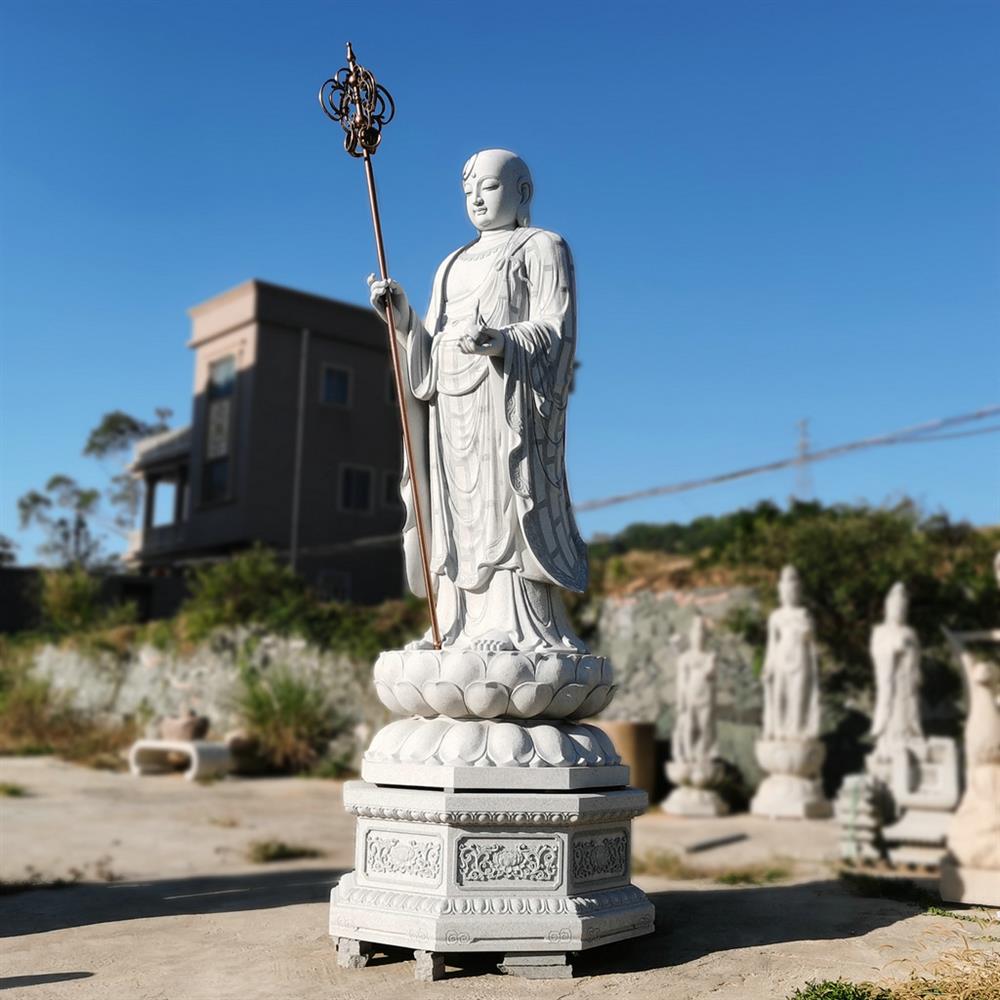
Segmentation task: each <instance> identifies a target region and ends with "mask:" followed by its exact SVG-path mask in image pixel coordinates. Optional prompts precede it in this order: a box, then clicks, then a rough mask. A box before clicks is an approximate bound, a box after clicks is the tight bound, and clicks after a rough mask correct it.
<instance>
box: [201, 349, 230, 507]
mask: <svg viewBox="0 0 1000 1000" xmlns="http://www.w3.org/2000/svg"><path fill="white" fill-rule="evenodd" d="M235 395H236V355H235V354H230V355H227V356H226V357H224V358H220V359H219V360H218V361H213V362H212V363H211V364H210V365H209V366H208V386H207V388H206V390H205V396H206V406H205V411H206V412H205V464H204V465H203V466H202V475H201V483H202V486H201V499H202V501H203V502H204V503H213V502H216V501H219V500H225V499H227V498H228V497H229V496H230V494H231V492H232V482H231V473H232V462H231V460H230V450H231V448H232V440H233V424H234V417H235V411H234V397H235Z"/></svg>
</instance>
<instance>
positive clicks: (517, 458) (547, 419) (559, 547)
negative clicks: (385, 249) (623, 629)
mask: <svg viewBox="0 0 1000 1000" xmlns="http://www.w3.org/2000/svg"><path fill="white" fill-rule="evenodd" d="M477 323H481V324H482V325H483V326H485V327H488V328H489V329H492V330H500V331H501V332H502V334H503V337H504V341H505V343H504V351H503V355H502V356H501V357H498V358H492V357H484V356H482V355H476V354H463V353H462V352H461V351H460V350H459V348H458V343H459V341H460V339H461V338H462V337H463V336H464V335H466V334H468V333H470V332H474V331H475V327H474V324H477ZM404 346H405V350H404V352H403V354H404V355H405V366H406V382H407V385H408V389H409V393H408V398H407V399H406V400H405V404H406V405H407V406H408V407H409V415H410V421H411V426H412V429H413V432H414V434H413V436H414V446H415V448H414V452H415V454H414V462H415V463H416V465H417V467H418V475H417V483H418V485H419V487H420V489H421V493H422V501H423V502H422V508H423V512H424V517H425V521H427V522H429V523H427V524H426V529H427V536H428V538H429V548H430V570H431V573H432V580H433V585H434V586H435V588H436V591H437V594H436V607H437V609H438V616H439V620H440V624H441V629H442V633H443V636H444V639H445V643H446V644H448V645H458V646H463V645H469V644H472V643H475V641H476V640H477V639H482V638H483V637H487V636H495V635H496V634H498V633H500V634H502V635H504V636H505V637H507V638H508V639H509V641H510V643H511V644H512V645H513V646H514V647H515V648H518V649H538V648H549V647H552V648H576V649H582V648H584V647H583V644H582V642H581V641H580V640H579V638H577V637H576V636H575V635H574V634H573V631H572V629H571V628H570V626H569V623H568V621H567V619H566V614H565V611H564V609H563V606H562V601H561V598H560V596H559V593H558V590H557V588H560V587H562V588H566V589H568V590H574V591H582V590H583V589H584V588H585V586H586V583H587V557H586V548H585V545H584V543H583V540H582V539H581V537H580V534H579V531H578V530H577V526H576V522H575V520H574V518H573V513H572V508H571V505H570V498H569V492H568V489H567V484H566V467H565V431H566V404H567V400H568V396H569V389H570V380H571V378H572V373H573V357H574V350H575V346H576V296H575V289H574V277H573V264H572V260H571V257H570V253H569V249H568V247H567V246H566V244H565V243H564V242H563V240H562V239H561V238H560V237H559V236H557V235H556V234H555V233H550V232H547V231H545V230H542V229H532V228H518V229H514V230H504V231H499V232H486V233H483V234H482V235H481V237H480V238H479V239H478V240H477V241H476V242H475V243H473V244H470V245H468V246H466V247H463V248H460V249H459V250H457V251H455V252H454V253H453V254H451V255H450V256H449V257H448V258H447V259H446V260H445V261H444V262H443V263H442V265H441V266H440V267H439V268H438V272H437V274H436V276H435V279H434V287H433V292H432V295H431V303H430V308H429V309H428V312H427V317H426V320H425V322H423V323H422V322H421V321H420V319H419V318H418V317H417V316H416V314H415V313H414V311H413V310H412V309H411V310H410V314H409V320H408V323H407V330H406V334H405V345H404ZM412 489H413V480H412V478H411V476H410V475H409V469H404V475H403V482H402V494H403V501H404V504H405V506H406V524H405V527H404V535H403V537H404V549H405V554H406V568H407V579H408V582H409V585H410V588H411V589H412V590H413V592H414V593H416V594H417V595H420V596H422V595H423V593H424V586H423V580H422V577H421V569H420V556H419V548H418V544H417V538H416V515H415V510H414V505H413V495H412Z"/></svg>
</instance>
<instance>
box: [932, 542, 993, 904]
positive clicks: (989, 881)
mask: <svg viewBox="0 0 1000 1000" xmlns="http://www.w3.org/2000/svg"><path fill="white" fill-rule="evenodd" d="M993 566H994V569H995V571H996V576H997V586H998V587H1000V553H997V556H996V558H995V559H994V563H993ZM946 635H947V636H948V640H949V642H950V643H951V646H952V648H953V650H954V651H955V654H956V657H957V659H958V660H959V662H960V663H961V665H962V672H963V673H964V675H965V681H966V688H967V692H968V698H969V715H968V718H967V719H966V722H965V770H966V787H965V794H964V795H963V796H962V801H961V802H960V803H959V806H958V810H957V811H956V813H955V815H954V817H953V819H952V823H951V827H950V829H949V830H948V856H947V857H946V858H945V860H944V861H943V862H942V864H941V897H942V898H943V899H947V900H951V901H953V902H958V903H978V904H980V905H983V906H1000V662H998V660H997V658H996V656H995V655H994V657H992V658H987V657H986V656H984V655H981V654H977V653H975V652H973V651H972V650H970V649H968V648H967V647H968V645H969V644H971V643H989V644H991V645H992V646H994V647H996V645H997V644H1000V629H987V630H983V631H977V632H946ZM994 654H995V649H994Z"/></svg>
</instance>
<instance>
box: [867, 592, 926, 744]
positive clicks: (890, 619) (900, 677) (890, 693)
mask: <svg viewBox="0 0 1000 1000" xmlns="http://www.w3.org/2000/svg"><path fill="white" fill-rule="evenodd" d="M908 610H909V598H908V595H907V593H906V587H905V585H904V584H902V583H894V584H893V585H892V588H891V589H890V591H889V593H888V595H887V596H886V599H885V620H884V621H882V622H881V623H880V624H878V625H876V626H875V628H873V629H872V636H871V647H870V648H871V657H872V662H873V663H874V665H875V711H874V714H873V717H872V730H871V732H872V736H874V737H875V756H876V757H877V758H879V759H884V760H889V759H891V758H892V756H893V753H894V751H895V749H896V748H897V747H898V746H900V745H901V744H903V745H905V744H906V743H907V742H909V741H912V740H921V739H923V735H924V730H923V726H921V724H920V640H919V639H918V638H917V633H916V632H915V631H914V630H913V629H912V628H911V627H910V626H909V625H907V623H906V616H907V611H908Z"/></svg>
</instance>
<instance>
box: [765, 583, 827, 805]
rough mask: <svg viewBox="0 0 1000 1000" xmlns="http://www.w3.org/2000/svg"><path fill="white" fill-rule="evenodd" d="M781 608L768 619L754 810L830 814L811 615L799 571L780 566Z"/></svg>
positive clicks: (779, 589)
mask: <svg viewBox="0 0 1000 1000" xmlns="http://www.w3.org/2000/svg"><path fill="white" fill-rule="evenodd" d="M778 597H779V600H780V602H781V604H780V607H778V608H777V609H776V610H774V611H772V612H771V616H770V618H768V620H767V650H766V652H765V654H764V670H763V677H762V680H763V685H764V726H763V728H764V732H763V738H762V739H760V740H758V741H757V744H756V746H755V748H754V749H755V751H756V755H757V763H758V764H760V766H761V767H762V768H763V769H764V770H765V771H766V772H767V777H766V778H765V779H764V780H763V781H762V782H761V784H760V787H759V788H758V789H757V794H756V795H754V797H753V801H752V802H751V803H750V811H751V812H753V813H756V814H757V815H759V816H767V817H770V818H772V819H773V818H779V817H781V818H787V819H803V818H806V817H821V816H829V814H830V803H829V802H828V801H827V800H826V799H825V798H824V797H823V790H822V787H821V785H820V782H819V770H820V767H821V766H822V764H823V757H824V754H825V749H824V747H823V744H822V743H821V742H820V741H819V739H818V737H819V664H818V662H817V656H816V643H815V636H814V634H813V622H812V616H811V615H810V614H809V612H808V611H807V610H806V608H805V607H803V605H802V591H801V586H800V584H799V574H798V573H797V572H796V570H795V567H794V566H786V567H785V568H784V569H783V570H782V571H781V577H780V579H779V582H778Z"/></svg>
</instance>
